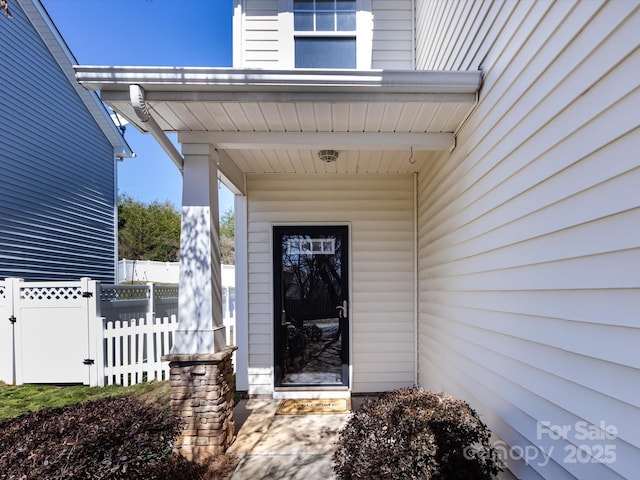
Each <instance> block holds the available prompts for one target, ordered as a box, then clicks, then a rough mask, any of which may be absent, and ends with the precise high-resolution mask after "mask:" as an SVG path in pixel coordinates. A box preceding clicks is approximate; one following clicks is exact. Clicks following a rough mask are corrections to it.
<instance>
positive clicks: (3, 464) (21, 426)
mask: <svg viewBox="0 0 640 480" xmlns="http://www.w3.org/2000/svg"><path fill="white" fill-rule="evenodd" d="M179 432H180V421H179V420H178V419H176V418H174V417H172V416H171V415H169V414H168V413H167V412H165V411H163V410H160V409H158V408H155V407H151V406H149V405H147V404H144V403H142V402H139V401H136V400H133V399H131V398H126V397H122V398H106V399H102V400H97V401H93V402H86V403H81V404H77V405H70V406H66V407H60V408H48V409H44V410H40V411H39V412H36V413H30V414H27V415H23V416H21V417H18V418H13V419H10V420H5V421H3V422H1V423H0V443H1V444H2V446H3V447H2V449H0V479H3V480H5V479H6V480H12V479H20V480H31V479H51V480H52V479H56V480H57V479H132V480H135V479H145V480H165V479H174V480H179V479H184V480H186V479H199V478H203V475H204V474H205V473H206V471H207V467H206V466H201V465H198V464H197V463H194V462H188V461H187V460H185V459H184V458H182V457H179V456H177V455H173V454H172V453H171V451H172V442H173V440H174V439H175V438H176V437H177V436H178V434H179Z"/></svg>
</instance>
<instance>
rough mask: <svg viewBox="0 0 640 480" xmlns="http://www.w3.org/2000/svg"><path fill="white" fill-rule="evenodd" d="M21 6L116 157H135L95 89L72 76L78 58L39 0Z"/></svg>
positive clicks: (22, 1) (24, 2) (22, 0)
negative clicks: (88, 89) (86, 86)
mask: <svg viewBox="0 0 640 480" xmlns="http://www.w3.org/2000/svg"><path fill="white" fill-rule="evenodd" d="M21 6H22V9H23V10H24V12H25V14H26V15H27V16H28V17H29V20H30V22H31V24H32V25H33V26H34V28H35V29H36V31H37V32H38V34H39V35H40V37H41V38H42V40H43V42H44V43H45V45H46V46H47V48H48V49H49V51H50V52H51V54H52V55H53V57H54V58H55V60H56V62H57V63H58V65H59V66H60V68H61V70H62V71H63V73H64V75H65V76H66V77H67V79H68V80H69V83H70V84H71V85H72V87H73V88H74V89H75V91H76V93H77V94H78V96H79V97H80V98H81V100H82V102H83V103H84V104H85V106H86V107H87V110H89V112H90V114H91V116H92V117H93V118H94V119H95V121H96V123H97V124H98V126H99V127H100V129H101V130H102V132H103V133H104V135H105V136H106V137H107V139H108V140H109V142H110V143H111V145H112V146H113V149H114V154H115V156H117V157H133V156H135V154H134V153H133V150H132V149H131V147H130V146H129V144H128V143H127V141H126V140H125V139H124V137H123V135H122V133H121V132H120V131H119V130H118V127H116V126H115V124H114V123H113V121H112V120H111V118H110V117H109V113H108V112H107V110H106V108H105V107H104V105H103V104H102V102H101V100H100V98H98V96H97V94H96V93H94V92H88V91H87V90H86V89H85V88H83V87H82V86H80V85H79V84H78V82H77V81H76V79H75V78H74V71H73V65H74V64H75V63H77V61H76V59H75V57H74V56H73V53H71V50H70V49H69V47H68V46H67V44H66V42H65V41H64V39H63V38H62V36H61V35H60V32H59V31H58V29H57V28H56V26H55V24H54V23H53V21H52V20H51V17H50V16H49V14H48V13H47V11H46V9H45V8H44V6H43V5H42V4H41V3H40V1H38V0H21Z"/></svg>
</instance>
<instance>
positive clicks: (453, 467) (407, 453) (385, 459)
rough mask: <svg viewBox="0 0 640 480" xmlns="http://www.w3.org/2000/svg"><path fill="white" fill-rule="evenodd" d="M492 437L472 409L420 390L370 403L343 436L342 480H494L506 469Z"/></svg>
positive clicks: (338, 466)
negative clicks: (501, 464)
mask: <svg viewBox="0 0 640 480" xmlns="http://www.w3.org/2000/svg"><path fill="white" fill-rule="evenodd" d="M490 436H491V432H490V431H489V429H488V428H487V426H486V425H485V424H484V423H482V421H481V420H480V418H479V417H478V414H477V413H476V412H475V411H474V410H473V409H472V408H471V407H469V405H468V404H467V403H465V402H463V401H461V400H458V399H456V398H454V397H451V396H448V395H444V394H435V393H432V392H428V391H425V390H422V389H419V388H406V389H401V390H396V391H393V392H387V393H385V394H383V395H381V396H380V398H378V399H377V400H369V401H367V402H365V403H364V404H363V405H362V406H361V407H360V408H359V409H358V410H356V411H355V412H354V414H353V415H352V416H351V417H350V419H349V421H348V422H347V424H346V425H345V426H344V428H343V429H342V430H341V432H340V437H339V440H338V446H337V449H336V451H335V453H334V455H333V468H334V472H335V474H336V477H337V479H338V480H364V479H367V480H375V479H390V478H393V479H398V480H400V479H418V478H420V479H422V478H424V479H430V480H452V479H459V480H463V479H464V480H466V479H468V480H489V479H491V478H494V476H495V475H497V474H498V472H499V471H500V470H501V468H500V463H499V460H498V456H497V452H496V451H495V450H494V449H493V447H492V446H491V445H490V443H489V439H490Z"/></svg>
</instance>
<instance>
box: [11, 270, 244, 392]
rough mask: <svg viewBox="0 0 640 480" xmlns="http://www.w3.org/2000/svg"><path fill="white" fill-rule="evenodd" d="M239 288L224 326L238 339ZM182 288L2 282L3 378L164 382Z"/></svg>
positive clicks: (228, 302)
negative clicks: (236, 308) (235, 304)
mask: <svg viewBox="0 0 640 480" xmlns="http://www.w3.org/2000/svg"><path fill="white" fill-rule="evenodd" d="M232 289H233V287H231V288H229V287H225V289H224V291H223V298H224V302H225V305H224V307H223V308H224V323H225V325H226V326H227V343H228V344H230V345H231V344H233V340H234V339H233V337H234V326H235V318H234V316H233V313H234V308H233V297H232V293H233V290H232ZM177 310H178V287H177V286H157V285H154V284H147V285H101V284H100V283H99V282H95V281H92V280H90V279H88V278H83V279H81V280H80V281H78V282H28V283H26V282H23V281H22V280H21V279H6V280H5V281H0V381H4V382H6V383H14V384H18V385H19V384H22V383H56V384H61V383H83V384H87V385H93V386H102V385H105V384H107V385H111V384H119V385H132V384H135V383H140V382H144V381H151V380H163V379H167V378H168V376H169V365H168V363H167V362H163V361H162V356H163V355H165V354H167V353H169V351H170V349H171V346H172V344H173V334H174V332H175V329H176V327H177Z"/></svg>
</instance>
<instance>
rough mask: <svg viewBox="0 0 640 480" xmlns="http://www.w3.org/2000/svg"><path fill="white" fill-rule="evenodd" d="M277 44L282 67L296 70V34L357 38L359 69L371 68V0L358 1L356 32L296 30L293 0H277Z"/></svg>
mask: <svg viewBox="0 0 640 480" xmlns="http://www.w3.org/2000/svg"><path fill="white" fill-rule="evenodd" d="M278 12H279V13H278V33H279V35H278V43H279V45H280V58H279V62H278V63H279V65H280V68H282V69H285V70H293V69H295V42H294V38H295V37H296V36H298V37H303V36H310V37H311V36H320V37H330V36H336V37H353V36H355V37H356V70H371V57H372V50H373V13H372V11H371V0H356V31H355V32H349V31H334V32H331V31H329V32H326V31H318V32H295V30H294V20H293V0H278Z"/></svg>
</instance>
